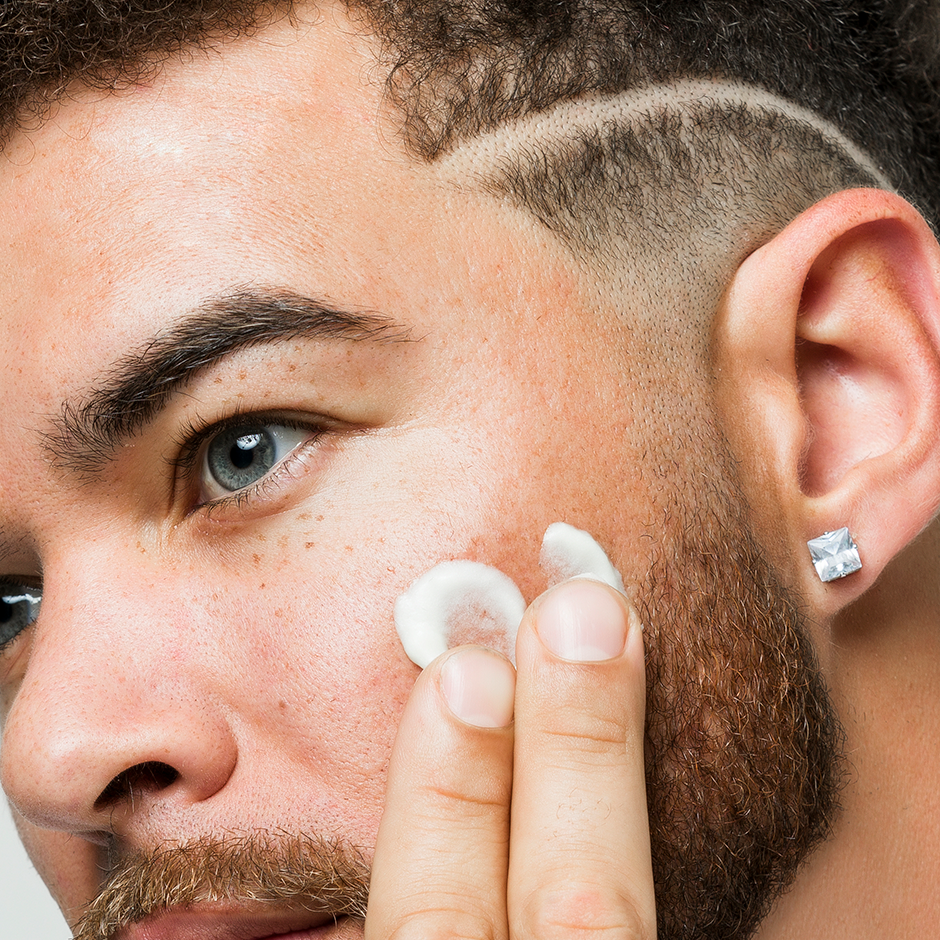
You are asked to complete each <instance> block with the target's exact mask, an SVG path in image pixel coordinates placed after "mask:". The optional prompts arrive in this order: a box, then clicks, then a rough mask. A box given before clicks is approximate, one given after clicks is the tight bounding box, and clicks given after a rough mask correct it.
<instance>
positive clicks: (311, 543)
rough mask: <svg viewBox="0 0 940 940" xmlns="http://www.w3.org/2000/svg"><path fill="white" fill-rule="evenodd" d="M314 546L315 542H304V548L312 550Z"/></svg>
mask: <svg viewBox="0 0 940 940" xmlns="http://www.w3.org/2000/svg"><path fill="white" fill-rule="evenodd" d="M316 544H317V543H316V542H304V548H308V549H309V548H313V547H314V546H315V545H316Z"/></svg>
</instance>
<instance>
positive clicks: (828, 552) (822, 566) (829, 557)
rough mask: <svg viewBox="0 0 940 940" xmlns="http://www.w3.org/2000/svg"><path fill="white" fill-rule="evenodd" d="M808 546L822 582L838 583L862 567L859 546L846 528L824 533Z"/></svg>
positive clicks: (808, 543) (809, 542) (812, 540)
mask: <svg viewBox="0 0 940 940" xmlns="http://www.w3.org/2000/svg"><path fill="white" fill-rule="evenodd" d="M806 544H807V545H808V546H809V553H810V555H811V556H812V558H813V565H814V567H815V568H816V574H818V575H819V580H820V581H836V580H838V579H839V578H844V577H845V576H846V575H847V574H852V573H853V572H855V571H858V570H859V568H861V567H862V559H861V558H860V557H859V554H858V546H857V545H856V544H855V541H854V539H853V538H852V536H851V535H849V530H848V529H846V528H841V529H836V530H835V531H834V532H824V533H823V534H822V535H820V536H819V538H818V539H810V540H809V541H808V542H807V543H806Z"/></svg>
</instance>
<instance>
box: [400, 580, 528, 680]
mask: <svg viewBox="0 0 940 940" xmlns="http://www.w3.org/2000/svg"><path fill="white" fill-rule="evenodd" d="M524 613H525V598H524V597H523V596H522V592H521V591H520V590H519V588H518V587H516V582H515V581H513V580H512V578H510V577H509V576H508V575H505V574H503V573H502V571H500V570H499V569H497V568H491V567H490V566H489V565H484V564H481V563H480V562H477V561H444V562H441V563H440V564H439V565H435V566H434V567H433V568H432V569H431V570H430V571H428V572H426V573H425V574H423V575H421V577H420V578H418V580H417V581H415V582H414V583H413V584H412V585H411V587H410V588H408V590H407V591H405V593H404V594H402V595H401V596H400V597H399V598H398V600H397V601H395V628H396V629H397V630H398V636H399V638H400V639H401V644H402V646H404V647H405V652H406V653H407V654H408V658H409V659H410V660H411V661H412V662H413V663H415V664H416V665H418V666H420V667H421V668H422V669H424V668H425V666H427V665H428V664H429V663H430V662H431V661H432V660H434V659H436V658H437V657H438V656H440V655H441V653H443V652H444V651H445V650H447V649H449V648H450V636H451V633H452V632H453V630H454V629H455V628H456V627H458V626H460V625H461V624H467V623H472V622H473V621H475V620H479V619H480V618H481V617H486V618H487V619H488V620H489V621H490V622H491V623H492V624H493V625H494V626H496V627H497V628H498V629H501V630H502V631H503V632H504V634H505V637H506V644H507V647H508V652H509V653H510V654H511V653H512V651H513V650H514V649H515V648H516V633H518V631H519V623H520V622H521V620H522V615H523V614H524Z"/></svg>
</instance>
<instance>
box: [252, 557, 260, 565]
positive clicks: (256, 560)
mask: <svg viewBox="0 0 940 940" xmlns="http://www.w3.org/2000/svg"><path fill="white" fill-rule="evenodd" d="M251 560H252V561H253V562H254V563H255V564H256V565H260V564H261V556H260V555H252V556H251Z"/></svg>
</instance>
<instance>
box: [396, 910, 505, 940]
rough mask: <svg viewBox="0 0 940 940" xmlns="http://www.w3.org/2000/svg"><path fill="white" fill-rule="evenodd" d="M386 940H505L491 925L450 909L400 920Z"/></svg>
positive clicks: (422, 911)
mask: <svg viewBox="0 0 940 940" xmlns="http://www.w3.org/2000/svg"><path fill="white" fill-rule="evenodd" d="M388 940H505V937H504V935H503V932H501V931H500V932H497V931H496V929H495V926H494V925H493V923H492V922H490V921H489V920H487V919H486V918H481V917H479V916H477V915H475V914H470V913H467V912H461V911H457V910H454V909H446V910H445V909H441V910H433V909H425V910H421V911H415V912H414V913H412V914H409V915H408V916H407V917H405V918H403V919H402V920H401V921H400V922H399V924H398V925H397V926H396V927H395V929H394V930H392V931H391V933H390V934H389V935H388Z"/></svg>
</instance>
